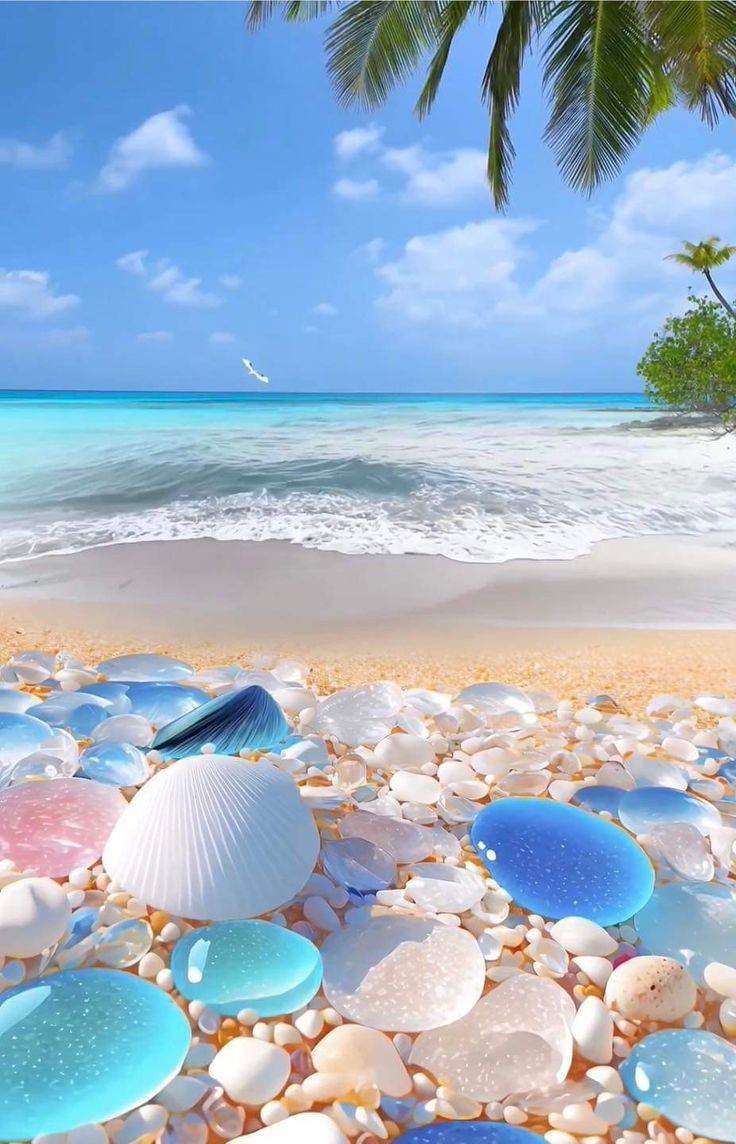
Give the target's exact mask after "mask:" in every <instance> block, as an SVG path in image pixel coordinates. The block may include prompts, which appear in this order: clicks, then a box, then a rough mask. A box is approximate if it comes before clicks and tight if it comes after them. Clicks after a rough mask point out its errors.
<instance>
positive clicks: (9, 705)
mask: <svg viewBox="0 0 736 1144" xmlns="http://www.w3.org/2000/svg"><path fill="white" fill-rule="evenodd" d="M38 704H39V700H38V698H37V696H35V695H29V694H28V692H27V691H13V690H12V688H9V687H4V688H0V711H2V712H3V713H5V712H8V713H12V714H13V715H24V714H25V712H26V711H27V710H28V709H29V707H38Z"/></svg>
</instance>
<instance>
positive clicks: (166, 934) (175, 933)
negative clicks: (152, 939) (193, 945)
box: [159, 922, 181, 944]
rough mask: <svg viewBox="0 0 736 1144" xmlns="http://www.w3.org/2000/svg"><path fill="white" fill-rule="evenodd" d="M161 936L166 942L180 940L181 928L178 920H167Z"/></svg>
mask: <svg viewBox="0 0 736 1144" xmlns="http://www.w3.org/2000/svg"><path fill="white" fill-rule="evenodd" d="M159 937H160V938H161V941H163V942H166V943H167V944H168V943H169V942H172V941H178V940H179V938H180V937H181V930H180V929H179V927H178V925H177V924H176V922H167V923H166V925H165V926H164V927H163V928H162V930H161V933H160V934H159Z"/></svg>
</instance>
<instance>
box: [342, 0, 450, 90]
mask: <svg viewBox="0 0 736 1144" xmlns="http://www.w3.org/2000/svg"><path fill="white" fill-rule="evenodd" d="M441 9H442V4H440V3H438V2H437V0H354V2H353V3H351V4H348V6H347V7H346V8H344V9H343V10H342V12H341V13H340V15H339V16H338V17H337V19H336V20H335V22H334V23H333V24H332V25H331V26H330V28H329V29H328V31H327V36H326V40H325V43H326V46H327V69H328V71H329V73H330V75H331V77H332V81H333V83H334V86H335V91H336V93H337V98H338V100H339V101H340V103H342V104H343V105H350V104H353V103H359V104H362V105H363V106H365V107H369V108H374V107H378V106H379V105H380V104H382V103H383V102H384V101H385V100H386V98H387V97H388V95H389V93H390V92H391V90H392V89H393V88H394V87H396V85H397V84H398V83H401V82H402V80H405V79H407V78H408V77H409V76H410V75H411V74H412V72H414V71H415V70H416V68H417V65H418V64H419V63H420V62H421V60H422V59H423V57H424V56H425V55H426V54H427V52H428V51H430V49H432V48H436V45H437V43H438V41H439V39H440V32H439V28H440V16H441Z"/></svg>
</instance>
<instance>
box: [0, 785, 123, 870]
mask: <svg viewBox="0 0 736 1144" xmlns="http://www.w3.org/2000/svg"><path fill="white" fill-rule="evenodd" d="M126 806H127V803H126V801H125V799H124V797H123V795H122V794H121V793H120V791H119V790H118V789H117V787H112V786H104V785H103V784H102V783H96V782H93V781H92V780H90V779H49V780H47V781H43V782H29V783H24V784H23V785H21V786H16V787H10V788H9V789H7V790H4V791H2V793H0V858H10V859H11V860H12V861H13V862H14V863H15V865H16V866H17V867H18V869H19V870H33V871H34V873H36V874H40V875H46V876H47V877H50V878H62V877H65V876H66V875H67V874H68V873H69V871H70V870H73V869H74V868H75V867H76V866H82V867H85V866H92V865H93V864H94V863H95V862H96V861H97V860H98V858H99V857H100V855H101V853H102V849H103V847H104V845H105V843H106V842H107V838H108V835H109V834H110V831H111V830H112V828H113V826H114V825H115V823H116V822H117V820H118V818H119V817H120V815H121V814H122V813H123V811H124V810H125V807H126Z"/></svg>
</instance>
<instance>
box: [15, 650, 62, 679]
mask: <svg viewBox="0 0 736 1144" xmlns="http://www.w3.org/2000/svg"><path fill="white" fill-rule="evenodd" d="M10 667H11V668H12V669H13V671H14V672H15V673H16V675H17V676H18V678H19V679H22V680H23V682H24V683H30V684H39V683H45V682H46V680H47V679H48V678H49V676H50V675H52V674H53V672H54V671H55V669H56V656H55V655H52V654H51V653H50V652H45V651H23V652H20V653H19V654H18V655H14V656H13V658H12V659H11V660H10Z"/></svg>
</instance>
